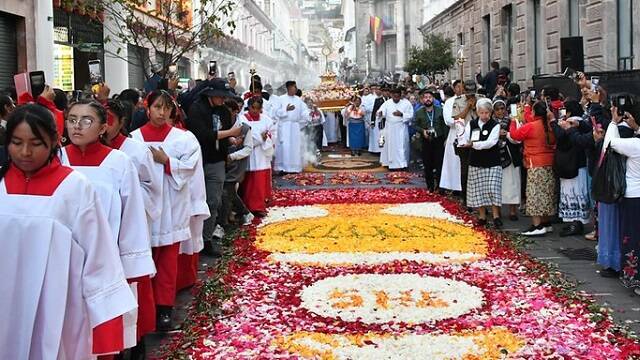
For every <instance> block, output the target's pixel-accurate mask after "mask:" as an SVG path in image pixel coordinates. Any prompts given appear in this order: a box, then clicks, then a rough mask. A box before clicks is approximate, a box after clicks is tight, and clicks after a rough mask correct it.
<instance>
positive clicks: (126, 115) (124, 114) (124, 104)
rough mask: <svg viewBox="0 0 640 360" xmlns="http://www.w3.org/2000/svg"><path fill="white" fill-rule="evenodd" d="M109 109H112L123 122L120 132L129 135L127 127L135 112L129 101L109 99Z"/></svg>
mask: <svg viewBox="0 0 640 360" xmlns="http://www.w3.org/2000/svg"><path fill="white" fill-rule="evenodd" d="M107 111H111V112H112V113H113V114H114V115H115V116H116V117H117V118H118V119H120V122H121V123H122V128H120V132H121V133H122V134H123V135H125V136H127V135H128V134H127V132H126V129H127V127H128V126H129V123H130V122H131V116H132V113H133V107H132V105H131V103H130V102H128V101H120V100H117V99H113V100H109V101H107Z"/></svg>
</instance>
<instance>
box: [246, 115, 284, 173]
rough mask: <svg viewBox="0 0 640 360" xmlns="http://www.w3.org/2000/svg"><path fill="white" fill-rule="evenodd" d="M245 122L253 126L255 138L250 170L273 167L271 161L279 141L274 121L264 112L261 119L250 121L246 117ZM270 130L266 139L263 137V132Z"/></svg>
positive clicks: (252, 134)
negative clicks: (276, 143) (274, 130)
mask: <svg viewBox="0 0 640 360" xmlns="http://www.w3.org/2000/svg"><path fill="white" fill-rule="evenodd" d="M242 121H243V123H245V124H247V125H249V126H250V127H251V137H252V138H253V151H251V155H250V156H249V169H248V170H249V171H258V170H266V169H271V161H272V160H273V154H274V143H275V142H276V141H277V140H276V139H275V137H274V134H273V132H272V131H273V129H274V127H275V125H274V122H273V120H272V119H271V118H269V117H268V116H265V115H264V114H262V115H261V116H260V120H259V121H249V120H248V119H247V118H246V117H243V119H242ZM265 131H268V132H269V136H267V139H266V140H263V139H262V133H264V132H265Z"/></svg>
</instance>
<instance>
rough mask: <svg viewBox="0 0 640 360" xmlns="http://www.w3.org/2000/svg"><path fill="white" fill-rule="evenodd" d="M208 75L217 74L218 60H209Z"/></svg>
mask: <svg viewBox="0 0 640 360" xmlns="http://www.w3.org/2000/svg"><path fill="white" fill-rule="evenodd" d="M209 75H210V76H217V75H218V62H217V61H213V60H211V61H209Z"/></svg>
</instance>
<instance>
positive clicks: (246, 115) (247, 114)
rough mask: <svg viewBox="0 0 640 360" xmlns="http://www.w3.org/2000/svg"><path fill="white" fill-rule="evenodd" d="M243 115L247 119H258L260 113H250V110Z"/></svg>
mask: <svg viewBox="0 0 640 360" xmlns="http://www.w3.org/2000/svg"><path fill="white" fill-rule="evenodd" d="M244 117H246V118H247V120H249V121H260V114H257V115H252V114H251V113H250V112H246V113H244Z"/></svg>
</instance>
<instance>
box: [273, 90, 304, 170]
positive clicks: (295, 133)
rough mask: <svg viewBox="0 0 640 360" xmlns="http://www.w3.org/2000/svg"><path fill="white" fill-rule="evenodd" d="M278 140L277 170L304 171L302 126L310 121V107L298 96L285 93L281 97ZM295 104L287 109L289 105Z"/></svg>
mask: <svg viewBox="0 0 640 360" xmlns="http://www.w3.org/2000/svg"><path fill="white" fill-rule="evenodd" d="M279 103H280V105H279V108H278V110H277V111H276V115H277V117H278V131H277V136H278V142H277V143H276V160H275V166H274V168H275V170H276V171H284V172H289V173H299V172H302V169H303V168H304V165H305V164H304V154H303V146H304V144H303V137H304V136H303V134H302V131H301V129H302V127H303V126H304V125H305V124H307V123H308V122H309V109H308V107H307V105H306V104H305V103H304V102H303V101H302V100H301V99H300V98H299V97H297V96H288V95H283V96H281V97H280V99H279ZM289 104H291V105H294V106H295V109H293V110H292V111H287V106H288V105H289Z"/></svg>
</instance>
